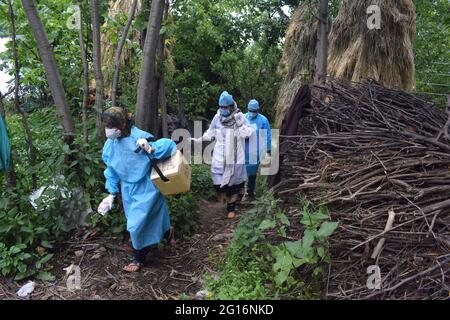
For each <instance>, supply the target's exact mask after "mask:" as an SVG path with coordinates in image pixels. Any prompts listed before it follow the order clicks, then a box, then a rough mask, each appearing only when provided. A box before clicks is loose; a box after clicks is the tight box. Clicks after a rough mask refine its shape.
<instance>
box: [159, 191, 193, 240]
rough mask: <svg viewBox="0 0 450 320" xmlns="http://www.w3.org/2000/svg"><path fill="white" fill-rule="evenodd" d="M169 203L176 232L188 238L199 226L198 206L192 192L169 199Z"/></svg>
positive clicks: (171, 219)
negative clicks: (197, 219)
mask: <svg viewBox="0 0 450 320" xmlns="http://www.w3.org/2000/svg"><path fill="white" fill-rule="evenodd" d="M167 200H168V203H169V212H170V221H171V223H172V225H173V226H174V228H175V230H176V232H177V233H178V234H179V235H181V236H187V235H189V234H190V233H192V231H193V230H195V228H196V226H197V221H196V218H197V210H198V204H197V200H196V199H195V197H194V195H193V194H192V193H191V192H188V193H183V194H179V195H175V196H169V197H168V198H167Z"/></svg>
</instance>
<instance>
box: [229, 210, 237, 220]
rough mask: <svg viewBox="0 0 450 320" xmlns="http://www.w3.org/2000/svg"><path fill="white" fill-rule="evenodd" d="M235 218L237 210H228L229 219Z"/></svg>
mask: <svg viewBox="0 0 450 320" xmlns="http://www.w3.org/2000/svg"><path fill="white" fill-rule="evenodd" d="M234 218H236V212H235V211H230V212H228V219H234Z"/></svg>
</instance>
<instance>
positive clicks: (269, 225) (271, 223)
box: [258, 219, 277, 231]
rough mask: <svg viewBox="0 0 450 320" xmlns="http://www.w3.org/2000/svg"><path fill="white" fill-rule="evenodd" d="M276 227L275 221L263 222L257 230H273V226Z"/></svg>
mask: <svg viewBox="0 0 450 320" xmlns="http://www.w3.org/2000/svg"><path fill="white" fill-rule="evenodd" d="M276 225H277V223H276V222H275V220H269V219H266V220H263V221H262V222H261V224H260V225H259V227H258V229H259V230H261V231H264V230H267V229H272V228H275V226H276Z"/></svg>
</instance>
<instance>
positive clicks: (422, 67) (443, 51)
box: [414, 0, 450, 106]
mask: <svg viewBox="0 0 450 320" xmlns="http://www.w3.org/2000/svg"><path fill="white" fill-rule="evenodd" d="M414 3H415V5H416V12H417V37H416V42H415V45H414V53H415V65H416V81H417V91H418V92H425V93H436V94H441V96H439V95H427V97H428V98H433V100H434V101H435V102H437V103H438V104H439V105H441V106H445V105H446V97H445V94H447V93H448V92H449V89H450V81H449V79H450V78H449V77H450V64H449V61H450V50H449V45H448V44H449V43H450V28H449V23H450V21H449V20H450V17H449V14H448V12H449V10H450V2H449V1H448V0H436V1H429V0H415V1H414Z"/></svg>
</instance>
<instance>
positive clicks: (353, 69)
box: [328, 0, 416, 91]
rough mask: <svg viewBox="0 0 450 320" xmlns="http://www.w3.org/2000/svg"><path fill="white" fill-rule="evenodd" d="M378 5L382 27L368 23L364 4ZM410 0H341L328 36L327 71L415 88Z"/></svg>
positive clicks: (410, 88) (412, 16) (414, 21)
mask: <svg viewBox="0 0 450 320" xmlns="http://www.w3.org/2000/svg"><path fill="white" fill-rule="evenodd" d="M371 5H378V6H379V7H380V9H381V29H379V30H377V29H372V30H370V29H369V28H368V26H367V19H368V18H369V15H368V14H367V13H366V11H367V8H368V7H369V6H371ZM415 33H416V14H415V6H414V3H413V1H412V0H399V1H392V0H358V1H355V0H344V1H343V3H342V5H341V7H340V10H339V13H338V16H337V17H336V20H335V21H334V22H333V26H332V29H331V33H330V36H329V40H330V49H329V55H328V74H329V75H330V76H334V77H337V78H344V79H348V80H352V81H361V80H363V79H365V78H372V79H375V80H376V81H377V82H379V83H381V84H382V85H384V86H386V87H390V88H400V89H401V90H403V91H411V90H412V89H413V88H414V72H415V69H414V54H413V42H414V38H415Z"/></svg>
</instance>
